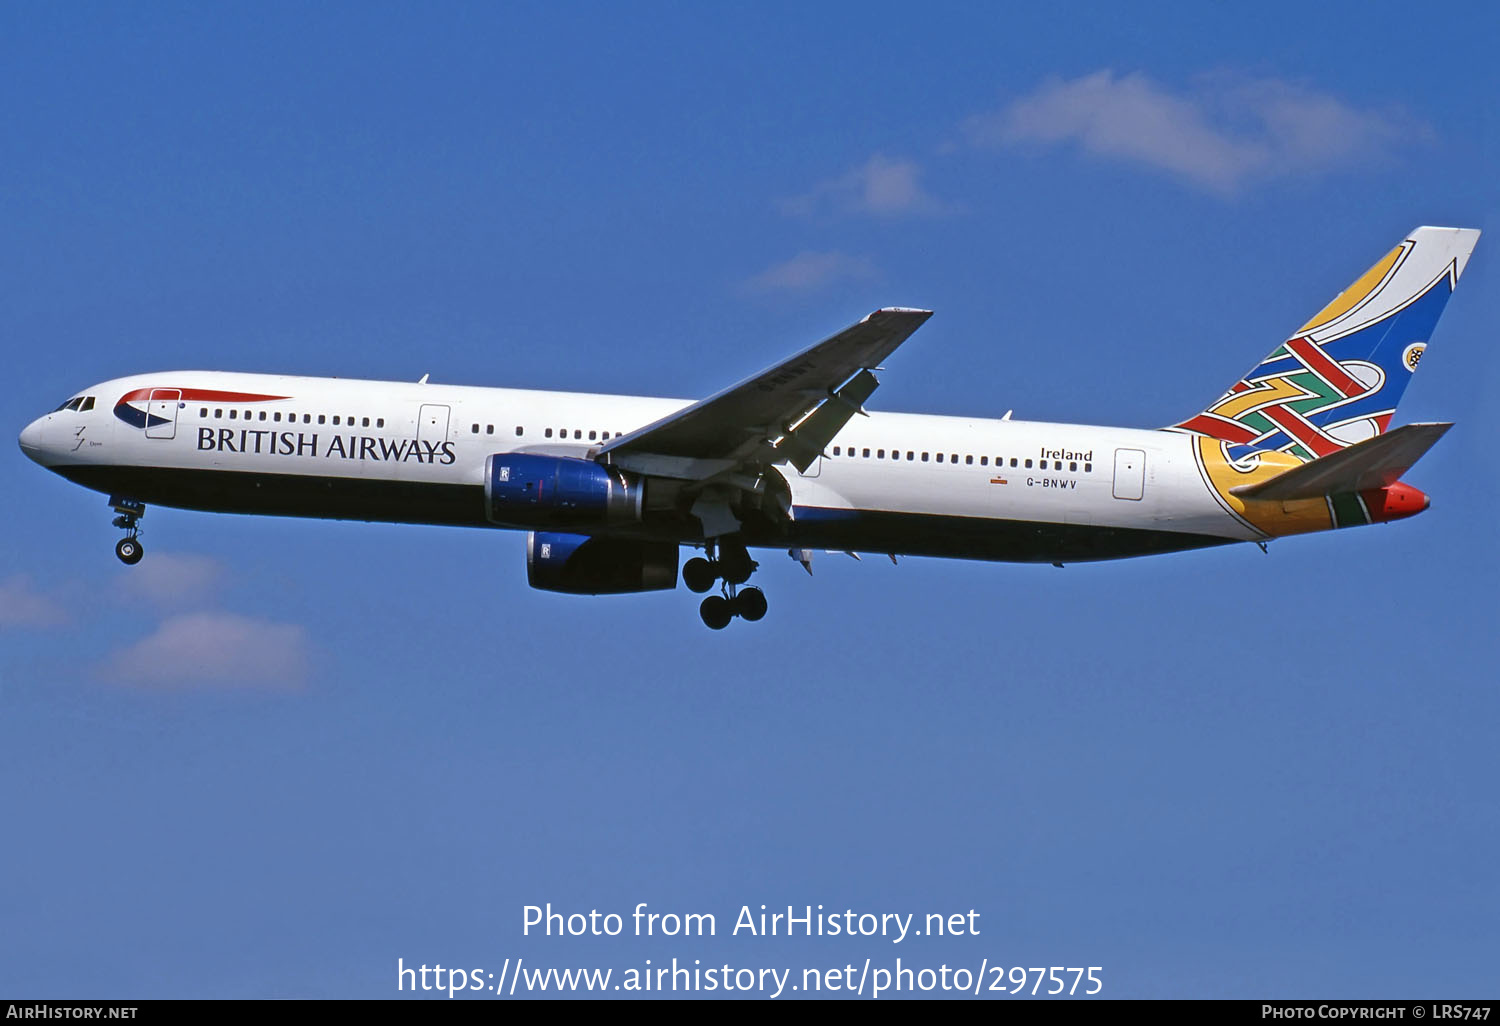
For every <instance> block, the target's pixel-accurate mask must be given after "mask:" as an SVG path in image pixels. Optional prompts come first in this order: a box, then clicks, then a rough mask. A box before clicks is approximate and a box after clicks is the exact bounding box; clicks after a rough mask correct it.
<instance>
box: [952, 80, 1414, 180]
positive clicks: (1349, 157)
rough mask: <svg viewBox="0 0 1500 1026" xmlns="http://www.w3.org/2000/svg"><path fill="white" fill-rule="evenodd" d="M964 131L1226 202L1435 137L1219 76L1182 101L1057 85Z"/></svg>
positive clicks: (1371, 113) (1287, 86)
mask: <svg viewBox="0 0 1500 1026" xmlns="http://www.w3.org/2000/svg"><path fill="white" fill-rule="evenodd" d="M963 129H964V134H965V136H966V137H967V139H968V141H969V142H970V144H972V145H974V146H979V147H987V148H1000V147H1011V146H1024V145H1040V146H1058V145H1063V144H1066V143H1073V144H1075V145H1077V146H1079V147H1080V148H1082V149H1083V150H1084V151H1085V152H1087V153H1091V154H1093V155H1095V156H1099V157H1104V158H1109V159H1115V160H1123V161H1126V162H1130V163H1135V164H1139V165H1142V166H1144V167H1148V168H1153V169H1156V170H1159V171H1165V172H1167V173H1168V174H1171V175H1174V176H1176V177H1178V178H1181V179H1183V180H1185V181H1188V182H1190V183H1192V184H1194V185H1197V186H1200V187H1202V188H1206V189H1210V190H1213V191H1216V192H1224V193H1229V192H1234V191H1236V190H1238V189H1240V188H1241V187H1243V186H1244V185H1245V184H1247V183H1249V182H1251V181H1255V180H1265V179H1269V178H1273V177H1280V176H1287V175H1297V174H1309V173H1317V172H1322V171H1327V170H1330V169H1332V168H1336V167H1340V166H1349V165H1353V164H1356V163H1358V162H1359V161H1361V160H1364V159H1367V158H1372V157H1378V156H1381V155H1383V154H1384V153H1386V152H1388V151H1390V150H1391V149H1393V148H1395V147H1396V146H1397V145H1399V144H1401V143H1405V142H1410V141H1420V140H1423V139H1426V138H1428V137H1430V134H1431V132H1430V130H1429V129H1428V128H1426V127H1425V126H1423V125H1420V124H1417V123H1415V122H1413V121H1412V120H1411V119H1409V118H1407V117H1405V116H1404V115H1401V114H1399V113H1397V112H1392V111H1376V110H1369V109H1364V110H1362V109H1358V108H1355V107H1352V106H1350V105H1349V104H1347V103H1345V102H1343V101H1342V100H1339V99H1337V98H1336V97H1333V96H1331V95H1329V94H1327V93H1320V92H1317V91H1315V90H1312V89H1309V88H1307V87H1305V86H1300V85H1296V84H1293V83H1289V82H1284V81H1281V80H1279V79H1259V80H1247V79H1234V78H1229V77H1224V76H1211V77H1205V78H1202V79H1199V80H1198V81H1197V83H1196V86H1195V88H1194V89H1192V90H1189V91H1185V92H1179V93H1173V92H1170V91H1168V90H1167V89H1165V88H1164V87H1162V86H1160V85H1158V84H1157V83H1155V82H1153V81H1151V80H1150V79H1149V78H1147V77H1146V76H1144V75H1141V74H1139V73H1136V74H1130V75H1123V76H1117V75H1116V74H1115V73H1114V72H1113V71H1110V70H1103V71H1096V72H1094V73H1093V74H1091V75H1085V76H1083V77H1081V78H1076V79H1071V80H1068V79H1060V78H1053V79H1049V80H1048V81H1047V82H1044V83H1043V84H1042V85H1041V86H1040V87H1039V88H1038V89H1036V90H1035V91H1033V92H1032V93H1030V94H1028V95H1026V96H1022V97H1020V98H1019V99H1016V100H1014V101H1012V102H1011V103H1009V104H1007V105H1006V106H1005V107H1003V108H1001V109H1000V110H998V111H994V112H991V113H989V114H982V115H979V116H976V117H973V118H970V119H969V120H968V121H966V122H965V123H964V126H963Z"/></svg>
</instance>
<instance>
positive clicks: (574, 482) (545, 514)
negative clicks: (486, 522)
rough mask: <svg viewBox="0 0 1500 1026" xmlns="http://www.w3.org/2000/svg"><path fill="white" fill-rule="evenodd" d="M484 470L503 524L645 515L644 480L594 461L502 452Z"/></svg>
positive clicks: (489, 502)
mask: <svg viewBox="0 0 1500 1026" xmlns="http://www.w3.org/2000/svg"><path fill="white" fill-rule="evenodd" d="M484 469H485V473H484V498H485V504H486V510H487V515H488V516H489V518H490V520H491V521H493V522H494V523H497V524H505V525H507V526H511V527H554V526H559V527H586V526H594V525H601V526H602V525H604V524H615V523H624V522H636V521H639V520H640V519H641V509H642V505H643V498H644V495H645V486H644V484H643V483H642V482H641V481H640V479H639V478H635V477H634V476H632V475H627V474H626V473H624V472H623V471H621V470H617V469H615V468H614V467H607V466H605V465H603V464H601V463H595V462H594V461H593V460H580V459H573V458H570V457H567V456H540V455H534V454H530V453H515V452H501V453H495V454H494V455H493V456H490V457H489V458H488V459H487V460H486V461H485V468H484ZM673 559H674V561H675V559H676V557H675V556H674V557H673Z"/></svg>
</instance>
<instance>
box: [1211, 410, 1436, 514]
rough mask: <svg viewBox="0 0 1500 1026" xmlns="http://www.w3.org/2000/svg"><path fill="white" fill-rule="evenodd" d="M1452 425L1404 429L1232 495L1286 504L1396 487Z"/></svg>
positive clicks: (1232, 490)
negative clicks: (1402, 477) (1388, 486)
mask: <svg viewBox="0 0 1500 1026" xmlns="http://www.w3.org/2000/svg"><path fill="white" fill-rule="evenodd" d="M1452 426H1453V425H1452V424H1407V425H1406V426H1404V427H1399V428H1396V429H1395V430H1394V431H1387V432H1386V433H1385V434H1383V435H1376V436H1375V437H1373V438H1367V439H1365V440H1364V441H1363V442H1356V443H1355V444H1353V445H1351V446H1349V447H1348V448H1345V449H1340V450H1339V451H1338V452H1335V453H1330V454H1329V455H1327V456H1323V457H1320V458H1319V459H1315V460H1312V461H1311V462H1308V463H1304V464H1302V465H1301V466H1297V467H1293V468H1292V469H1291V470H1288V471H1287V472H1286V473H1284V474H1277V475H1276V476H1275V477H1273V478H1271V479H1270V480H1267V481H1261V482H1259V483H1257V484H1250V485H1241V486H1240V487H1238V488H1231V489H1230V492H1231V493H1233V494H1234V495H1237V496H1239V497H1240V498H1242V499H1264V500H1268V501H1281V502H1289V501H1291V500H1293V499H1313V498H1318V497H1320V496H1323V495H1344V494H1348V493H1351V492H1363V491H1368V490H1370V489H1372V488H1384V487H1386V486H1387V485H1391V484H1394V483H1395V482H1396V481H1397V480H1399V479H1400V477H1401V475H1402V474H1404V473H1406V472H1407V471H1408V470H1410V469H1411V467H1412V465H1413V464H1415V463H1416V462H1417V460H1419V459H1421V458H1422V456H1423V454H1425V453H1426V452H1427V450H1428V449H1431V448H1432V447H1433V445H1435V444H1436V443H1437V440H1438V439H1439V438H1442V437H1443V435H1444V434H1446V433H1447V431H1448V429H1449V428H1451V427H1452Z"/></svg>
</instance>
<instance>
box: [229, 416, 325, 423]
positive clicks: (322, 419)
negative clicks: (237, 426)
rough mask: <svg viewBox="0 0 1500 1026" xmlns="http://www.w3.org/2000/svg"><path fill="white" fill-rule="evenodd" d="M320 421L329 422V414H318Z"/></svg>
mask: <svg viewBox="0 0 1500 1026" xmlns="http://www.w3.org/2000/svg"><path fill="white" fill-rule="evenodd" d="M229 415H230V416H231V417H233V416H234V414H233V413H230V414H229ZM318 423H319V424H327V423H328V415H327V414H324V413H320V414H318Z"/></svg>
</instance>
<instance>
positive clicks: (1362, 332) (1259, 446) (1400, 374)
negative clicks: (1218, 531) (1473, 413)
mask: <svg viewBox="0 0 1500 1026" xmlns="http://www.w3.org/2000/svg"><path fill="white" fill-rule="evenodd" d="M1478 239H1479V232H1478V231H1477V230H1475V229H1472V228H1426V227H1424V228H1418V229H1416V230H1415V231H1413V232H1412V233H1411V235H1410V236H1408V237H1407V238H1406V239H1405V240H1404V241H1403V242H1402V243H1401V244H1400V245H1399V246H1397V247H1396V248H1395V249H1393V250H1391V251H1390V252H1389V253H1387V254H1386V255H1385V256H1384V257H1383V258H1382V259H1381V260H1380V261H1379V262H1378V263H1376V264H1375V266H1374V267H1371V268H1370V269H1369V270H1368V271H1366V272H1365V273H1364V274H1363V275H1361V276H1360V277H1359V278H1358V279H1357V280H1356V281H1355V282H1354V284H1352V285H1350V286H1349V287H1348V288H1347V289H1346V290H1344V291H1343V292H1342V293H1340V294H1339V295H1338V296H1337V297H1336V298H1335V299H1334V300H1333V302H1331V303H1329V304H1328V305H1327V306H1325V307H1324V308H1323V309H1322V310H1321V311H1319V312H1318V314H1317V315H1316V316H1314V317H1313V318H1312V319H1311V320H1310V321H1308V322H1307V323H1306V324H1304V325H1303V326H1302V327H1301V328H1300V329H1299V330H1298V332H1297V334H1296V335H1294V336H1292V337H1291V338H1290V339H1288V340H1287V341H1286V342H1284V343H1283V344H1282V345H1280V346H1277V347H1276V349H1275V350H1273V351H1272V352H1271V354H1270V355H1269V356H1267V357H1266V358H1265V359H1264V360H1263V361H1261V363H1260V364H1259V365H1257V366H1256V367H1255V368H1254V369H1252V370H1251V371H1250V373H1248V374H1246V375H1245V376H1244V377H1243V378H1242V379H1241V380H1239V381H1237V382H1235V383H1234V384H1233V385H1232V386H1230V388H1229V391H1227V392H1225V393H1224V394H1223V396H1221V397H1220V398H1219V399H1218V400H1217V401H1216V402H1215V403H1214V404H1213V405H1211V406H1210V407H1209V408H1208V409H1206V410H1204V411H1203V412H1202V413H1200V414H1198V415H1197V416H1196V417H1191V418H1189V419H1187V420H1185V421H1183V422H1182V423H1180V424H1176V425H1173V430H1178V431H1185V432H1189V433H1192V434H1196V435H1198V436H1199V441H1198V456H1199V460H1200V465H1201V466H1202V468H1203V471H1204V475H1205V477H1206V478H1207V479H1208V481H1209V483H1210V485H1211V486H1212V487H1213V489H1214V491H1215V492H1217V493H1218V495H1219V497H1220V499H1221V500H1222V501H1223V502H1224V503H1225V505H1226V507H1228V508H1230V509H1231V510H1232V511H1233V512H1235V513H1236V514H1237V515H1239V516H1241V517H1242V518H1243V519H1245V520H1246V521H1247V522H1249V523H1251V524H1252V525H1253V526H1255V527H1256V528H1258V529H1260V530H1262V531H1264V532H1265V533H1267V534H1276V535H1279V534H1293V533H1298V532H1301V531H1311V530H1321V529H1323V528H1327V527H1332V526H1345V524H1347V523H1352V522H1359V523H1368V522H1370V520H1372V519H1384V518H1376V517H1373V516H1372V517H1370V518H1368V519H1361V518H1351V517H1349V516H1345V515H1343V513H1341V509H1342V507H1341V506H1340V505H1339V504H1338V503H1336V502H1334V499H1335V498H1337V497H1333V496H1329V497H1325V498H1324V499H1305V500H1298V501H1294V502H1274V503H1272V502H1269V501H1261V502H1257V501H1254V500H1253V499H1252V500H1250V501H1249V502H1247V501H1246V500H1245V499H1244V498H1242V496H1245V495H1246V493H1247V492H1250V491H1251V489H1249V488H1247V486H1250V485H1256V484H1260V483H1262V482H1263V481H1266V480H1269V479H1270V478H1271V477H1274V476H1276V475H1277V474H1279V473H1282V472H1284V471H1286V470H1288V469H1289V468H1292V467H1295V466H1298V465H1299V464H1301V463H1304V462H1307V461H1310V460H1315V459H1319V458H1321V457H1324V456H1329V455H1332V454H1334V453H1337V452H1339V451H1341V450H1343V449H1344V448H1346V447H1348V446H1350V445H1353V444H1355V443H1357V442H1361V441H1364V440H1366V439H1371V438H1374V437H1376V436H1377V435H1380V434H1383V433H1384V432H1385V431H1386V429H1387V428H1388V427H1389V426H1390V422H1391V416H1392V415H1393V414H1394V413H1395V411H1396V404H1397V403H1398V402H1399V401H1400V399H1401V393H1402V392H1404V391H1405V390H1406V385H1407V382H1408V380H1410V378H1411V375H1412V373H1413V372H1414V371H1416V369H1417V365H1418V363H1419V362H1420V361H1421V359H1422V352H1423V350H1424V349H1425V348H1426V346H1427V340H1428V338H1429V337H1430V336H1431V334H1432V329H1433V328H1434V327H1435V326H1436V324H1437V321H1438V317H1439V316H1441V315H1442V312H1443V307H1444V306H1445V305H1446V304H1447V302H1448V297H1449V296H1450V295H1451V294H1452V293H1453V289H1454V288H1455V287H1456V286H1457V284H1458V279H1459V276H1460V275H1462V274H1463V271H1464V267H1465V266H1466V265H1467V264H1468V262H1469V254H1470V253H1471V252H1473V249H1474V244H1475V242H1476V241H1477V240H1478ZM1231 490H1232V491H1233V492H1234V493H1235V494H1231ZM1344 505H1347V503H1345V504H1344ZM1273 507H1274V508H1273ZM1423 508H1425V502H1424V503H1423ZM1345 512H1347V511H1345ZM1408 515H1409V514H1408Z"/></svg>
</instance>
